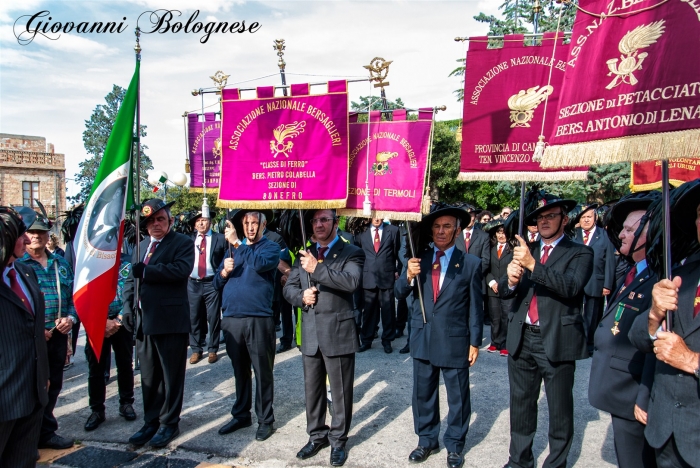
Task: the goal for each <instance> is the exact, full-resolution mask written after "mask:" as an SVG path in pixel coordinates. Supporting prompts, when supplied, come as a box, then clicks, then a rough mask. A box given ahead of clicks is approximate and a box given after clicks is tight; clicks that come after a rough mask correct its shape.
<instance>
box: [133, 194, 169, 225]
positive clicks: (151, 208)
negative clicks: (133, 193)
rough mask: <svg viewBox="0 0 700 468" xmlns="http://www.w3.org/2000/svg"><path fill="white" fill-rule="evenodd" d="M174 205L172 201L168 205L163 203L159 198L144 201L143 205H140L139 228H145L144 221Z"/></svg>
mask: <svg viewBox="0 0 700 468" xmlns="http://www.w3.org/2000/svg"><path fill="white" fill-rule="evenodd" d="M174 204H175V202H174V201H171V202H170V203H165V202H164V201H163V200H161V199H160V198H151V199H150V200H146V201H145V202H143V205H141V223H140V224H141V227H145V226H146V221H147V220H148V218H150V217H151V216H153V215H155V214H156V213H157V212H159V211H160V210H163V209H165V208H170V207H171V206H173V205H174Z"/></svg>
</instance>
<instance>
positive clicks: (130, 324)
mask: <svg viewBox="0 0 700 468" xmlns="http://www.w3.org/2000/svg"><path fill="white" fill-rule="evenodd" d="M122 326H123V327H124V328H125V329H126V331H128V332H129V333H134V313H133V312H131V311H128V312H127V311H124V312H122Z"/></svg>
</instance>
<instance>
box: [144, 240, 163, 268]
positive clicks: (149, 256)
mask: <svg viewBox="0 0 700 468" xmlns="http://www.w3.org/2000/svg"><path fill="white" fill-rule="evenodd" d="M158 244H160V241H155V242H153V243H151V248H150V249H148V255H146V259H145V260H144V261H143V263H144V265H148V262H150V261H151V256H152V255H153V252H155V251H156V247H158Z"/></svg>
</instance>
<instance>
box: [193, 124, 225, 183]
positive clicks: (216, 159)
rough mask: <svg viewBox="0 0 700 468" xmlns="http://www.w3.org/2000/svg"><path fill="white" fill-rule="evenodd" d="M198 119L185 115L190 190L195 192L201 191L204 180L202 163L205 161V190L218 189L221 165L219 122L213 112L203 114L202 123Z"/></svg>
mask: <svg viewBox="0 0 700 468" xmlns="http://www.w3.org/2000/svg"><path fill="white" fill-rule="evenodd" d="M199 119H200V115H199V114H188V115H187V143H188V144H187V150H188V152H189V158H190V189H195V191H199V190H201V189H202V181H203V180H204V170H203V168H202V161H206V168H207V176H206V177H207V188H208V189H218V188H219V176H220V164H221V121H220V120H216V113H214V112H207V113H206V114H204V121H203V122H200V121H199ZM197 189H199V190H197Z"/></svg>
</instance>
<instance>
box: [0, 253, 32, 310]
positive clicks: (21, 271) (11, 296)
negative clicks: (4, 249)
mask: <svg viewBox="0 0 700 468" xmlns="http://www.w3.org/2000/svg"><path fill="white" fill-rule="evenodd" d="M18 266H19V268H17V267H18ZM28 268H31V267H30V266H26V265H22V264H20V263H19V262H15V271H16V272H17V276H19V277H20V278H21V279H20V281H22V284H24V287H25V288H26V290H27V291H28V292H29V295H30V296H32V297H31V301H32V303H33V304H34V309H35V310H34V313H36V307H37V306H38V304H39V295H40V294H41V291H40V290H39V289H38V288H36V287H35V286H34V284H33V283H32V282H30V281H29V280H28V278H27V277H28V276H29V273H27V271H26V269H28ZM0 283H2V286H4V288H0V295H2V296H3V297H5V298H6V299H7V300H9V301H11V302H13V303H14V304H15V305H17V306H19V307H21V308H22V310H24V311H25V312H26V313H28V314H29V315H32V314H31V313H30V312H29V309H27V308H26V307H25V305H24V303H23V302H22V300H21V299H20V298H19V297H17V294H15V293H14V292H13V291H12V289H10V287H9V286H7V284H5V281H4V280H0ZM2 293H4V294H2Z"/></svg>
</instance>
